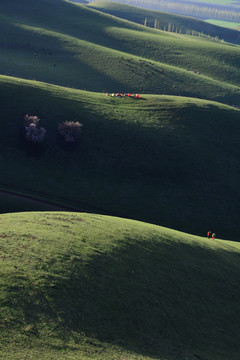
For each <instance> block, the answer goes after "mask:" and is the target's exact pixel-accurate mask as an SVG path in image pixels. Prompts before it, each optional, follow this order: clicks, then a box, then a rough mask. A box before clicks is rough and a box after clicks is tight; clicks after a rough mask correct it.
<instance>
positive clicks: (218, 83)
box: [0, 0, 240, 105]
mask: <svg viewBox="0 0 240 360" xmlns="http://www.w3.org/2000/svg"><path fill="white" fill-rule="evenodd" d="M14 1H15V0H14ZM28 6H29V7H28ZM26 9H28V10H27V11H26ZM0 12H1V23H0V28H1V31H2V32H4V33H7V34H8V37H7V38H1V41H0V47H1V57H0V72H1V73H2V74H6V75H12V76H17V77H23V78H28V79H36V80H41V81H45V82H50V83H55V84H59V85H64V86H71V87H75V88H81V89H87V90H91V91H103V90H107V91H119V90H122V91H132V92H144V93H158V94H172V95H183V96H194V97H199V98H207V99H211V100H217V101H221V102H225V103H229V104H234V105H238V104H239V98H240V96H239V95H240V89H239V76H240V73H239V66H238V64H239V56H240V48H239V47H238V46H230V45H227V44H220V43H215V42H212V41H206V40H203V39H200V38H196V37H189V36H183V35H176V34H168V33H164V32H160V31H155V30H153V29H146V28H145V27H143V26H140V25H137V24H134V23H130V22H127V21H124V20H120V19H117V18H114V17H112V16H109V15H106V14H103V13H100V12H97V11H95V10H91V9H89V8H86V7H84V6H79V5H75V4H71V3H67V2H64V1H60V0H59V1H53V2H49V1H47V0H45V1H43V0H41V1H38V2H37V3H36V2H34V3H33V2H32V1H30V0H24V3H22V2H21V3H19V2H16V3H15V2H14V3H12V2H11V3H10V4H9V3H6V4H5V3H3V4H0ZM43 13H44V14H45V15H44V16H43Z"/></svg>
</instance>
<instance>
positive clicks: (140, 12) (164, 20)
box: [87, 1, 240, 44]
mask: <svg viewBox="0 0 240 360" xmlns="http://www.w3.org/2000/svg"><path fill="white" fill-rule="evenodd" d="M87 6H90V7H91V8H93V9H96V10H99V11H103V12H105V13H107V14H111V15H114V16H117V17H119V18H122V19H126V20H130V21H133V22H135V23H138V24H141V25H143V24H144V21H145V19H146V18H147V26H150V27H154V24H155V20H157V21H158V22H159V28H160V29H161V30H164V27H165V28H166V29H167V28H168V25H169V24H171V25H174V28H175V31H176V28H177V29H178V31H179V30H180V29H181V32H182V33H186V32H187V31H192V30H194V31H197V32H199V33H203V34H205V35H210V36H212V37H215V36H217V37H219V38H220V39H224V40H225V41H229V42H233V43H238V44H239V43H240V35H239V33H238V32H237V31H234V30H228V29H223V28H221V27H220V26H214V25H215V24H214V23H213V24H206V23H205V22H204V21H201V20H198V19H195V18H192V17H189V16H182V15H175V14H171V13H166V12H162V11H156V10H147V9H142V8H138V7H136V6H131V5H126V4H122V3H117V2H116V3H115V2H113V1H94V2H91V3H89V4H88V5H87ZM216 25H217V24H216Z"/></svg>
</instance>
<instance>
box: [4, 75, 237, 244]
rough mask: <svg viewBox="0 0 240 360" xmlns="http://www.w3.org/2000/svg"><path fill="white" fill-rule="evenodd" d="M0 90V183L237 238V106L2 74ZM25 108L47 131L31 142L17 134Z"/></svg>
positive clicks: (83, 206) (77, 204) (85, 206)
mask: <svg viewBox="0 0 240 360" xmlns="http://www.w3.org/2000/svg"><path fill="white" fill-rule="evenodd" d="M0 92H1V102H2V103H1V113H0V126H1V127H0V143H1V154H2V157H1V168H2V169H4V171H2V172H1V176H0V187H1V188H3V189H4V188H5V189H7V190H13V191H17V192H21V193H26V194H31V195H33V196H36V197H43V198H45V199H51V200H54V201H57V202H59V203H63V204H66V205H68V206H70V207H71V206H72V207H75V208H77V209H80V210H81V209H89V210H94V211H95V212H102V213H108V214H116V215H118V216H124V217H130V218H134V219H139V220H142V221H147V222H152V223H156V224H161V225H164V226H167V227H171V228H174V229H179V230H184V231H186V232H190V233H195V234H205V232H206V231H207V230H208V228H209V227H210V228H212V230H214V231H216V232H217V235H218V236H221V237H224V238H228V239H238V232H239V226H238V224H239V220H238V219H239V191H238V186H239V181H240V179H239V171H238V169H239V152H240V145H239V135H238V134H239V127H240V122H239V120H240V112H239V110H238V109H234V108H231V107H227V106H224V105H220V104H219V103H213V102H207V101H204V100H197V99H189V98H182V97H170V96H156V95H155V96H154V95H143V96H142V99H140V100H135V99H133V98H120V99H118V98H112V97H107V96H105V94H98V93H90V92H84V91H80V90H73V89H69V88H68V89H67V88H61V87H57V86H53V85H48V84H44V83H38V82H32V81H24V80H21V79H13V78H11V77H4V76H2V77H1V82H0ZM26 113H28V114H34V115H37V116H38V117H39V118H40V119H41V126H43V127H45V128H46V130H47V135H46V141H45V143H44V144H43V146H42V147H40V148H39V149H35V148H34V147H31V146H30V145H29V144H28V143H26V141H25V140H24V137H23V129H24V121H23V119H24V115H25V114H26ZM65 120H73V121H80V122H82V123H83V131H82V136H81V140H80V143H79V144H78V145H77V146H76V148H75V149H72V150H71V149H68V148H65V147H64V146H63V144H62V143H61V142H59V139H58V137H57V126H58V123H59V122H62V121H65ZM16 174H17V175H16ZM4 207H5V205H4V201H2V202H1V208H2V211H4Z"/></svg>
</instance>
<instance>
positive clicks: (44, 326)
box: [0, 212, 240, 360]
mask: <svg viewBox="0 0 240 360" xmlns="http://www.w3.org/2000/svg"><path fill="white" fill-rule="evenodd" d="M0 246H1V257H0V262H1V290H0V294H1V296H0V301H1V315H0V319H1V335H0V343H1V346H0V349H1V350H0V356H2V357H3V358H4V359H6V360H15V359H20V358H21V360H25V359H30V358H33V359H36V360H37V359H41V360H45V359H48V360H50V359H51V360H52V359H60V360H63V359H69V360H72V359H79V358H81V359H84V360H85V359H101V360H102V359H104V360H108V359H111V360H112V359H118V360H119V359H122V360H123V359H129V360H132V359H136V360H140V359H145V360H146V359H159V360H160V359H161V360H165V359H167V360H179V359H186V358H188V359H190V360H193V359H194V360H195V359H196V358H200V359H214V360H226V358H228V359H229V360H230V359H231V360H237V359H238V355H239V342H238V335H239V333H238V318H237V316H236V315H237V314H238V313H239V310H240V309H239V301H238V300H239V295H240V294H239V287H238V282H239V268H240V267H239V254H240V248H239V244H237V243H234V244H233V243H231V242H228V241H223V240H216V241H214V242H213V241H210V240H207V239H204V238H200V237H196V236H192V235H187V234H184V233H180V232H176V231H173V230H169V229H166V228H161V227H158V226H154V225H149V224H144V223H140V222H136V221H131V220H124V219H119V218H111V217H106V216H99V215H94V214H92V215H89V214H88V215H87V214H76V213H62V212H61V213H54V212H51V213H50V212H49V213H21V214H11V215H10V214H4V215H3V214H2V215H1V216H0Z"/></svg>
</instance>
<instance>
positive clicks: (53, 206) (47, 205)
mask: <svg viewBox="0 0 240 360" xmlns="http://www.w3.org/2000/svg"><path fill="white" fill-rule="evenodd" d="M4 199H5V200H10V201H15V202H18V201H22V202H23V201H24V203H25V204H26V208H27V207H33V208H34V207H36V208H40V209H39V210H51V211H85V212H88V210H87V209H76V208H73V207H70V206H64V205H60V204H58V203H55V202H54V201H48V200H40V199H37V198H34V197H33V196H29V195H22V194H17V193H14V192H11V191H7V190H0V201H2V200H4ZM23 211H24V210H23ZM36 211H37V210H36Z"/></svg>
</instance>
